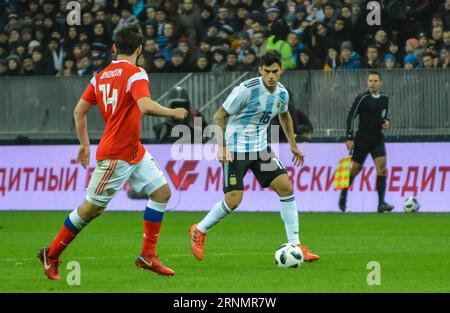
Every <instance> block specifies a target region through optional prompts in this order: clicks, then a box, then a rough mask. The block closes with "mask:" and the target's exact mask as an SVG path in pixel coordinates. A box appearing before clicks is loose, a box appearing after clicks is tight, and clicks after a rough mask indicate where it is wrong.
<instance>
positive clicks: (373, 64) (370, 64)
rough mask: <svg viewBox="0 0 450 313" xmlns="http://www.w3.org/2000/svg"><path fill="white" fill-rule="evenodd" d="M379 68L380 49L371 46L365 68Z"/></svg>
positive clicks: (368, 49) (367, 53)
mask: <svg viewBox="0 0 450 313" xmlns="http://www.w3.org/2000/svg"><path fill="white" fill-rule="evenodd" d="M379 67H380V54H379V52H378V48H377V46H375V45H370V46H369V47H368V48H367V52H366V60H365V62H364V68H367V69H377V68H379Z"/></svg>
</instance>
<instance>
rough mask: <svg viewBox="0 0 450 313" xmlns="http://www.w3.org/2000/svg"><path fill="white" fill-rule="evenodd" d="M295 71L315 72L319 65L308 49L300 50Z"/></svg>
mask: <svg viewBox="0 0 450 313" xmlns="http://www.w3.org/2000/svg"><path fill="white" fill-rule="evenodd" d="M297 62H298V63H297V67H296V68H295V69H296V70H317V69H318V68H319V65H318V64H317V62H316V60H315V59H314V58H313V57H312V56H311V52H310V51H309V50H308V49H303V50H300V53H299V56H298V61H297Z"/></svg>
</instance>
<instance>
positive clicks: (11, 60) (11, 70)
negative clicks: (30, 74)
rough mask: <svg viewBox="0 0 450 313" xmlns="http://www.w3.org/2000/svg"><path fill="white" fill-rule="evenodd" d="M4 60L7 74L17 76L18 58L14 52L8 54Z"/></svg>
mask: <svg viewBox="0 0 450 313" xmlns="http://www.w3.org/2000/svg"><path fill="white" fill-rule="evenodd" d="M6 61H7V62H8V63H7V68H8V70H7V74H6V75H7V76H19V75H20V60H19V57H18V56H17V55H15V54H12V55H10V56H9V57H8V58H7V59H6Z"/></svg>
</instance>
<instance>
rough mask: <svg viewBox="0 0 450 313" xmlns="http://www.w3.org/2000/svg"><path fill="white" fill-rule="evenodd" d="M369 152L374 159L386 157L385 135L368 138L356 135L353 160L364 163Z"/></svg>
mask: <svg viewBox="0 0 450 313" xmlns="http://www.w3.org/2000/svg"><path fill="white" fill-rule="evenodd" d="M369 153H370V155H371V156H372V159H374V160H375V159H376V158H379V157H386V145H385V141H384V137H380V138H367V137H364V136H358V135H357V136H356V137H355V146H354V148H353V156H352V160H353V161H355V162H356V163H359V164H361V165H362V164H364V162H365V160H366V158H367V155H368V154H369Z"/></svg>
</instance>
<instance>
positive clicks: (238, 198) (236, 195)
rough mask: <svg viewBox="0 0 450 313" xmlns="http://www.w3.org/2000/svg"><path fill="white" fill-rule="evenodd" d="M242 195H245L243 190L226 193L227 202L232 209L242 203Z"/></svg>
mask: <svg viewBox="0 0 450 313" xmlns="http://www.w3.org/2000/svg"><path fill="white" fill-rule="evenodd" d="M242 195H243V192H242V191H230V192H227V193H226V194H225V203H226V204H227V206H228V207H229V208H230V209H231V210H234V209H236V208H237V207H238V206H239V204H241V202H242Z"/></svg>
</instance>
